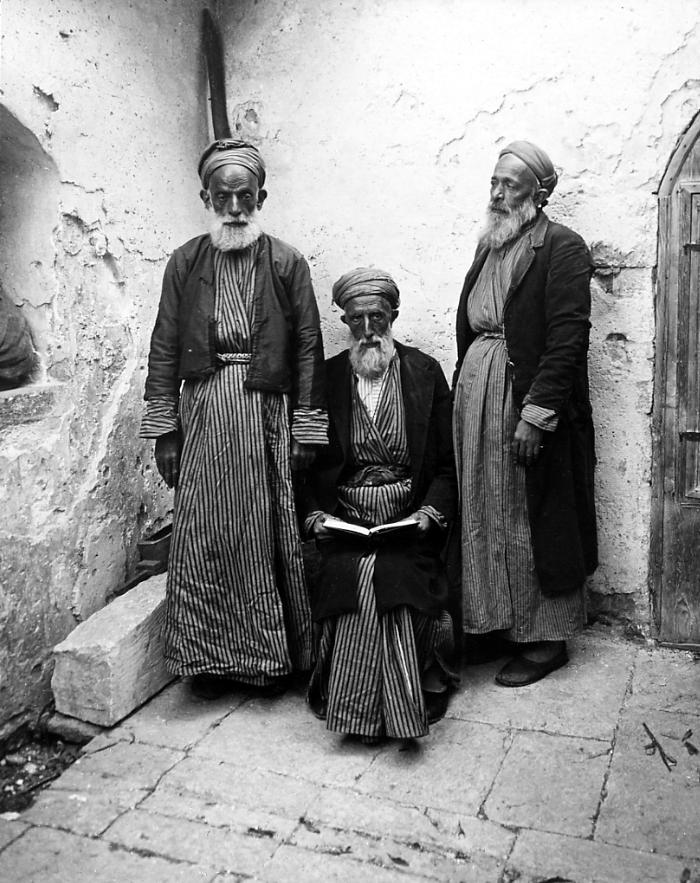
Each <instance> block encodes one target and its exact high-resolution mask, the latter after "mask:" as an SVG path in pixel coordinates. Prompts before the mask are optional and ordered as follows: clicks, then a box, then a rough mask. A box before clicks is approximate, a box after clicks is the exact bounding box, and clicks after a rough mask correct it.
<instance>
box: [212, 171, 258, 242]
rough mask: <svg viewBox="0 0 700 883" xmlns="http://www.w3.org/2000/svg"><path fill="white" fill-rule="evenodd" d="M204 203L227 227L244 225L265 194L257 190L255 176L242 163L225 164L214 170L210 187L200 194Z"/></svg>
mask: <svg viewBox="0 0 700 883" xmlns="http://www.w3.org/2000/svg"><path fill="white" fill-rule="evenodd" d="M200 196H201V197H202V201H203V202H204V205H205V206H206V207H207V208H208V209H212V211H213V212H214V213H215V214H216V216H217V217H218V218H219V219H220V221H221V222H222V223H223V224H224V225H227V226H233V227H236V226H245V225H246V224H247V223H248V221H249V219H250V217H251V215H253V214H254V213H255V211H256V209H258V210H259V209H261V208H262V204H263V202H264V201H265V197H266V196H267V194H266V192H265V191H264V190H259V189H258V179H257V178H256V176H255V175H254V174H253V173H252V172H251V171H250V170H249V169H246V168H244V167H243V166H237V165H225V166H221V167H220V168H218V169H216V170H215V171H214V172H213V173H212V176H211V178H210V179H209V186H208V188H207V189H206V190H202V191H201V193H200Z"/></svg>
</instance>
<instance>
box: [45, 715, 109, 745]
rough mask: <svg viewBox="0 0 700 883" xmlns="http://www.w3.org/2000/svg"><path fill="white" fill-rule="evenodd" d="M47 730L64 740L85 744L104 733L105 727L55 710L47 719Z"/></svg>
mask: <svg viewBox="0 0 700 883" xmlns="http://www.w3.org/2000/svg"><path fill="white" fill-rule="evenodd" d="M46 730H47V731H48V732H49V733H53V735H54V736H60V737H61V739H63V740H64V742H73V743H75V744H77V745H85V743H86V742H89V741H90V740H91V739H94V738H95V736H99V735H100V734H101V733H103V732H104V727H100V726H98V725H97V724H89V723H88V722H87V721H81V720H78V718H77V717H69V716H68V715H67V714H61V713H60V712H55V713H54V714H52V715H51V717H50V718H49V719H48V720H47V721H46Z"/></svg>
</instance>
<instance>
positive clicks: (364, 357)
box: [349, 328, 394, 380]
mask: <svg viewBox="0 0 700 883" xmlns="http://www.w3.org/2000/svg"><path fill="white" fill-rule="evenodd" d="M372 342H374V343H376V342H378V343H379V346H367V345H366V343H365V341H364V340H355V338H354V337H353V336H352V333H350V341H349V344H350V354H349V355H350V364H351V365H352V370H353V371H354V372H355V374H357V375H358V377H366V378H367V379H368V380H376V379H377V378H378V377H381V376H382V374H383V373H384V372H385V371H386V369H387V368H388V367H389V362H391V360H392V358H393V356H394V336H393V334H392V333H391V328H389V329H387V331H386V333H385V334H384V335H383V336H380V335H379V334H375V335H374V337H373V339H372Z"/></svg>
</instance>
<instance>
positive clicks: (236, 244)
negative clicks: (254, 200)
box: [209, 209, 262, 251]
mask: <svg viewBox="0 0 700 883" xmlns="http://www.w3.org/2000/svg"><path fill="white" fill-rule="evenodd" d="M209 235H210V236H211V243H212V245H213V246H214V248H217V249H218V250H219V251H242V250H243V249H244V248H249V247H250V246H251V245H252V244H253V243H254V242H257V241H258V239H259V238H260V236H261V235H262V227H261V226H260V224H259V223H258V211H257V209H255V210H254V211H252V212H251V213H250V214H249V215H248V217H247V218H246V219H245V222H244V223H240V224H230V223H227V222H225V221H224V220H223V219H222V218H220V217H219V216H218V215H216V214H214V213H213V212H212V214H211V216H210V218H209Z"/></svg>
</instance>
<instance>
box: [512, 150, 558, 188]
mask: <svg viewBox="0 0 700 883" xmlns="http://www.w3.org/2000/svg"><path fill="white" fill-rule="evenodd" d="M506 153H512V154H513V156H517V157H518V159H521V160H522V161H523V162H524V163H525V165H526V166H527V167H528V168H529V169H530V171H531V172H532V174H533V175H534V176H535V177H536V178H537V183H538V184H539V185H540V187H542V188H544V189H545V190H546V191H547V196H549V195H550V194H551V192H552V190H554V188H555V187H556V186H557V181H558V180H559V178H558V176H557V173H556V172H555V171H554V166H553V165H552V160H551V159H550V158H549V157H548V156H547V154H546V153H545V152H544V150H542V149H541V148H540V147H537V145H536V144H532V142H530V141H513V142H512V143H511V144H509V145H508V146H507V147H504V148H503V150H502V151H501V152H500V153H499V154H498V156H499V159H500V157H502V156H503V155H504V154H506Z"/></svg>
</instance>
